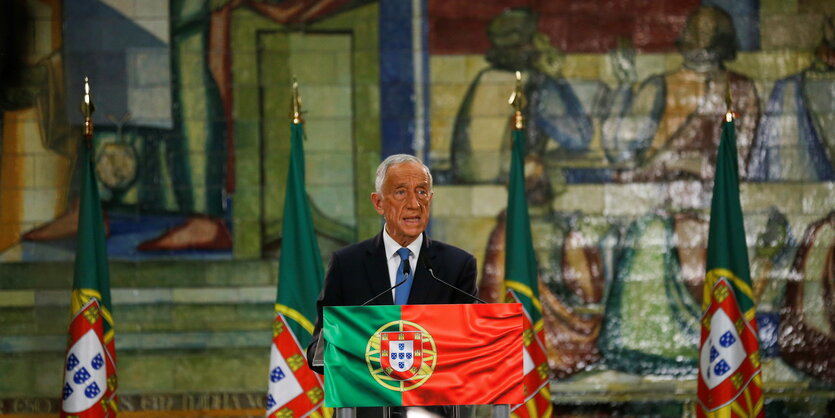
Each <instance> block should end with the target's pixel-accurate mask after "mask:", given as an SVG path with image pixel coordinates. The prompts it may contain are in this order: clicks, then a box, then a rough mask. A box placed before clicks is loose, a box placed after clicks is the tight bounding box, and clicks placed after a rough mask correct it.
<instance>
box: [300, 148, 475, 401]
mask: <svg viewBox="0 0 835 418" xmlns="http://www.w3.org/2000/svg"><path fill="white" fill-rule="evenodd" d="M371 202H372V203H373V204H374V209H375V210H376V211H377V213H379V214H380V215H383V217H384V218H385V221H386V223H385V226H384V227H383V230H382V231H381V232H380V233H379V234H377V236H375V237H374V238H371V239H368V240H366V241H362V242H360V243H357V244H353V245H349V246H347V247H345V248H343V249H341V250H339V251H336V252H335V253H334V254H333V256H332V258H331V263H330V266H329V267H328V271H327V273H326V274H325V285H324V288H323V289H322V293H321V294H320V295H319V300H318V301H317V303H316V307H317V310H318V316H317V318H316V327H315V330H314V333H313V338H312V340H311V343H310V346H308V348H307V360H308V364H310V366H311V368H312V369H313V370H315V371H316V372H317V373H320V374H322V373H323V368H322V367H314V366H313V357H314V353H315V352H316V345H317V340H318V337H319V333H320V332H321V327H322V307H324V306H351V305H362V304H363V303H365V302H368V301H371V302H370V303H369V304H373V305H392V304H401V305H402V304H408V305H421V304H439V303H471V302H473V298H472V297H470V296H467V295H466V294H464V293H462V292H458V291H456V290H454V289H452V288H451V287H449V286H446V285H444V284H443V283H439V282H438V281H437V280H435V279H434V278H432V276H431V275H430V272H429V268H431V269H432V270H433V271H434V273H435V275H436V276H437V278H438V279H440V280H443V281H445V282H447V283H449V284H451V285H453V286H455V287H458V288H459V289H462V290H463V291H464V292H467V293H469V294H471V295H475V294H476V261H475V258H474V257H473V256H472V255H471V254H469V253H467V252H466V251H464V250H461V249H459V248H456V247H453V246H451V245H448V244H444V243H442V242H439V241H434V240H431V239H429V237H428V236H427V235H426V234H425V233H424V230H425V229H426V224H427V223H428V222H429V206H430V204H431V203H432V175H431V174H430V172H429V168H427V167H426V166H425V165H424V164H423V163H422V162H421V161H420V160H419V159H418V158H416V157H414V156H411V155H406V154H397V155H392V156H391V157H388V158H386V159H385V161H383V162H382V163H380V166H379V167H378V168H377V177H376V181H375V192H374V193H372V194H371ZM411 272H414V274H411ZM403 279H405V280H406V281H405V282H404V283H403V284H402V285H399V286H397V287H396V288H395V289H393V290H392V291H390V292H386V289H388V288H390V287H392V286H394V285H395V284H396V283H399V282H400V281H402V280H403ZM378 295H379V297H376V298H375V296H378ZM372 299H373V300H372ZM361 409H370V408H361ZM366 412H368V411H366ZM358 414H360V415H366V414H361V413H360V411H358Z"/></svg>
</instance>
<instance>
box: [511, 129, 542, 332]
mask: <svg viewBox="0 0 835 418" xmlns="http://www.w3.org/2000/svg"><path fill="white" fill-rule="evenodd" d="M511 139H512V142H513V150H512V152H511V157H510V176H509V181H508V185H507V218H506V224H505V228H506V229H505V246H504V248H505V268H504V274H505V280H504V284H505V287H506V288H509V289H513V291H514V292H516V295H517V296H518V297H519V299H520V302H521V303H522V305H524V306H525V311H526V312H528V314H529V315H530V317H531V322H532V323H533V328H534V331H535V332H536V333H537V334H540V338H541V337H542V335H541V334H542V333H543V329H544V326H543V321H542V305H541V304H540V302H539V267H538V264H537V262H536V254H535V253H534V249H533V237H532V235H531V218H530V215H529V214H528V200H527V197H526V195H525V135H524V130H523V129H521V128H519V129H514V130H513V132H512V137H511Z"/></svg>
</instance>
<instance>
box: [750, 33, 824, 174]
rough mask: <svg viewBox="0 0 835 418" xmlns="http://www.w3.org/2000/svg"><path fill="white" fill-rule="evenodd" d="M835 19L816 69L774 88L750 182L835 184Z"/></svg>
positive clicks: (818, 54) (753, 157) (817, 54)
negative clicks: (834, 108)
mask: <svg viewBox="0 0 835 418" xmlns="http://www.w3.org/2000/svg"><path fill="white" fill-rule="evenodd" d="M833 20H835V18H833V17H830V18H829V19H827V20H826V21H825V23H824V30H823V36H822V38H821V41H820V44H819V45H818V47H817V49H816V50H815V57H814V61H813V63H812V65H811V66H810V67H809V68H807V69H805V70H803V71H801V72H800V73H798V74H794V75H791V76H789V77H786V78H784V79H782V80H780V81H778V82H777V83H776V84H775V85H774V89H773V90H772V91H771V96H770V97H769V99H768V104H767V105H766V110H765V114H764V115H763V121H762V123H761V126H760V131H759V133H758V141H757V143H756V144H755V146H754V148H753V150H752V151H751V162H750V168H749V170H748V171H749V179H750V180H754V181H833V180H835V120H833V119H832V118H831V115H832V89H833V88H835V21H833Z"/></svg>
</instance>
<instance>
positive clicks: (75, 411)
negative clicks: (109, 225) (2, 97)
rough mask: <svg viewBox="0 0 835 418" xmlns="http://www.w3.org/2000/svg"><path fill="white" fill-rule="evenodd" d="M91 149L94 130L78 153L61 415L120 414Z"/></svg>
mask: <svg viewBox="0 0 835 418" xmlns="http://www.w3.org/2000/svg"><path fill="white" fill-rule="evenodd" d="M90 134H92V132H90ZM91 154H92V149H91V145H90V137H89V136H88V137H87V140H86V144H85V145H82V146H81V152H80V154H79V157H78V158H79V162H80V163H81V171H82V175H81V181H82V184H81V197H80V203H79V205H80V206H79V215H78V235H77V244H76V250H75V251H76V252H75V272H74V277H73V289H72V300H71V309H72V319H71V322H70V325H69V341H68V343H67V354H66V357H65V362H64V384H63V387H62V396H61V399H62V400H61V414H60V415H61V417H69V416H73V417H115V416H116V413H117V406H118V405H117V399H116V387H117V380H116V341H115V338H114V336H115V331H114V328H113V316H112V310H111V305H110V273H109V270H108V265H107V247H106V245H105V230H104V220H103V216H102V209H101V201H100V199H99V192H98V186H97V183H96V178H95V172H94V171H93V160H92V157H91Z"/></svg>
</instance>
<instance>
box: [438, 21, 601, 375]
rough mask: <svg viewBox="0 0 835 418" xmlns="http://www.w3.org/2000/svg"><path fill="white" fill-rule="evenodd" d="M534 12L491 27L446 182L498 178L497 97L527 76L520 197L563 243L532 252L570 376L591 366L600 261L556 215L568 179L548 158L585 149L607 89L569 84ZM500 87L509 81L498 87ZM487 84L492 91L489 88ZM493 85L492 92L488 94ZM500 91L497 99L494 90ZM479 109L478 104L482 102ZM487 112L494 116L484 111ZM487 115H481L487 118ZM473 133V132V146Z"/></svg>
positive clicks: (494, 291)
mask: <svg viewBox="0 0 835 418" xmlns="http://www.w3.org/2000/svg"><path fill="white" fill-rule="evenodd" d="M537 19H538V17H537V15H536V14H535V13H533V12H532V11H531V10H529V9H526V8H516V9H509V10H506V11H505V12H503V13H501V14H500V15H498V16H497V17H496V18H494V19H493V20H492V21H491V22H490V24H489V26H488V37H489V39H490V42H491V49H490V50H489V51H487V53H486V59H487V61H488V62H489V63H490V67H488V68H485V69H483V70H482V71H480V72H479V73H478V75H477V76H476V78H475V79H474V80H473V82H472V83H471V84H470V87H469V88H468V90H467V93H466V95H465V97H464V100H463V102H462V104H461V107H460V109H459V112H458V114H457V116H456V120H455V126H454V129H453V141H452V179H453V180H454V181H455V182H456V183H480V182H488V183H494V182H498V181H503V180H504V179H505V177H506V174H507V163H508V162H509V152H508V151H509V146H510V144H509V138H510V128H509V125H508V123H509V122H508V121H509V118H508V117H507V113H506V112H505V111H504V109H503V108H502V107H501V106H497V103H495V100H489V99H487V100H485V98H486V97H489V95H490V93H491V92H492V94H493V97H496V96H497V95H503V94H506V92H507V91H510V90H511V88H510V87H512V84H513V82H512V80H513V75H512V72H513V71H520V72H523V73H524V74H525V78H526V82H525V94H526V97H528V98H529V100H528V105H527V107H526V108H525V113H526V118H527V120H528V121H529V123H528V129H527V130H526V142H527V144H526V145H527V153H528V157H527V158H526V166H525V169H526V183H527V186H526V193H527V196H528V200H529V205H530V206H529V207H530V211H531V222H532V224H533V228H532V229H533V234H534V238H535V240H538V241H541V240H545V241H547V242H551V240H553V239H557V240H560V241H563V242H562V243H561V244H562V247H563V250H562V251H555V250H554V249H555V246H553V247H552V246H549V247H547V248H538V249H537V251H538V254H537V258H538V260H539V261H540V265H541V268H542V276H541V283H542V284H541V289H540V294H541V299H542V302H543V314H544V322H545V338H546V346H547V350H548V359H549V364H550V366H551V368H552V369H553V370H554V372H555V373H556V375H557V376H558V377H567V376H570V375H571V374H573V373H576V372H577V371H579V370H582V369H583V368H584V367H586V366H588V365H589V364H591V363H593V362H595V361H596V360H597V359H598V358H599V353H598V352H597V349H596V347H595V342H596V339H597V335H598V333H599V331H600V322H601V319H602V317H601V315H600V313H599V312H595V311H594V309H595V308H594V307H595V306H596V307H598V308H599V302H600V301H601V299H602V288H603V280H604V278H603V275H602V272H603V270H604V269H603V267H602V265H601V259H600V257H599V255H598V253H597V247H596V246H595V244H594V240H592V239H589V238H588V237H586V236H584V232H581V231H580V230H579V229H578V228H577V225H576V223H577V222H576V221H577V219H578V216H577V215H563V214H560V213H556V212H554V211H553V210H552V209H551V207H552V203H553V199H554V198H556V196H557V195H558V194H559V192H560V190H561V189H562V188H563V187H564V185H565V179H564V178H563V175H562V173H563V170H562V169H561V168H560V167H556V168H555V167H550V166H549V164H551V162H552V160H555V159H553V158H551V157H552V156H553V155H559V156H561V157H563V160H564V158H565V157H566V156H569V157H570V156H571V155H572V154H573V155H576V154H579V153H582V152H585V150H587V148H588V146H589V143H590V142H591V140H592V135H593V128H592V119H591V115H592V114H593V113H594V112H596V111H597V109H598V108H599V107H600V106H601V105H602V103H603V98H604V97H605V91H606V87H605V85H603V84H602V83H600V82H597V81H586V80H570V81H569V80H566V79H565V78H564V77H563V76H562V68H561V67H562V60H563V55H562V53H561V52H560V51H559V50H558V49H557V48H555V47H554V46H552V45H551V43H550V40H549V39H548V37H547V36H546V35H545V34H543V33H541V32H538V31H537V29H536V28H537ZM502 83H507V86H508V87H505V86H504V85H503V84H502ZM491 89H492V90H491ZM493 90H496V91H493ZM498 97H501V96H498ZM479 106H481V108H479ZM490 112H492V113H490ZM486 114H487V115H491V117H484V115H486ZM471 138H478V146H477V147H476V148H477V149H474V148H473V145H472V141H471ZM504 216H505V215H504V212H502V213H500V214H499V215H498V217H497V223H496V226H495V227H494V229H493V232H492V233H491V235H490V240H489V243H488V249H487V253H486V255H485V264H484V277H483V279H482V282H481V287H480V291H481V292H483V294H484V295H485V297H486V298H487V300H491V301H500V300H501V298H502V282H503V280H504V271H503V263H504V258H503V254H504V231H505V219H504Z"/></svg>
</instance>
